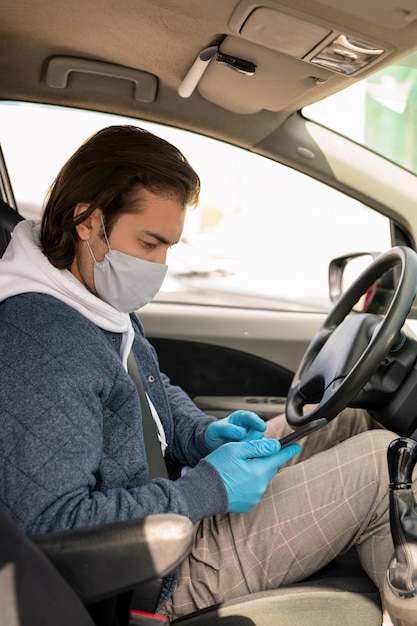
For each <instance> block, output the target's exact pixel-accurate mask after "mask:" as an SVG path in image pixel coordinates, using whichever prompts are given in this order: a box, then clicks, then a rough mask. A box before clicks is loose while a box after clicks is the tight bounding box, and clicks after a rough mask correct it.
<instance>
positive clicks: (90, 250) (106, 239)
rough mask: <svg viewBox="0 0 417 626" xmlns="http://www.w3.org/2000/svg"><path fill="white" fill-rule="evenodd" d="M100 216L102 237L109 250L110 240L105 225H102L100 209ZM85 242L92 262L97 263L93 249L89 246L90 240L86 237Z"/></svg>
mask: <svg viewBox="0 0 417 626" xmlns="http://www.w3.org/2000/svg"><path fill="white" fill-rule="evenodd" d="M100 217H101V225H102V226H103V233H104V239H105V241H106V244H107V247H108V249H109V251H110V250H111V248H110V242H109V239H108V237H107V233H106V227H105V226H104V220H103V213H102V212H101V211H100ZM85 243H86V244H87V248H88V250H89V252H90V254H91V256H92V258H93V261H94V263H97V259H96V257H95V256H94V253H93V250H92V248H91V246H90V242H89V241H88V239H86V240H85Z"/></svg>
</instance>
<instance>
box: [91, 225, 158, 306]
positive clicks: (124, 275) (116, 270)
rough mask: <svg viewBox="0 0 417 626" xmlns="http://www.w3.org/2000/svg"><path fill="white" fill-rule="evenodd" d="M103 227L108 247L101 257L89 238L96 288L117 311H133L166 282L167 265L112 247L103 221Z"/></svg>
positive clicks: (101, 296) (146, 301)
mask: <svg viewBox="0 0 417 626" xmlns="http://www.w3.org/2000/svg"><path fill="white" fill-rule="evenodd" d="M101 219H102V220H103V217H102V218H101ZM103 230H104V236H105V238H106V242H107V245H108V247H109V251H108V252H107V254H106V256H105V257H104V259H103V260H102V261H96V259H95V257H94V254H93V251H92V249H91V246H90V244H89V242H88V241H86V243H87V246H88V249H89V251H90V254H91V256H92V257H93V260H94V284H95V287H96V291H97V293H98V295H99V296H100V298H102V300H104V301H105V302H107V303H108V304H110V305H111V306H113V307H114V308H115V309H117V310H118V311H121V312H122V313H133V312H134V311H137V309H140V308H141V307H143V306H145V304H148V302H150V301H151V300H152V299H153V298H154V297H155V296H156V294H157V293H158V291H159V290H160V288H161V285H162V283H163V282H164V278H165V275H166V273H167V269H168V266H167V265H165V264H164V263H154V262H152V261H145V260H144V259H138V258H137V257H134V256H131V255H130V254H125V253H124V252H120V251H119V250H112V249H111V248H110V244H109V241H108V239H107V234H106V229H105V228H104V223H103Z"/></svg>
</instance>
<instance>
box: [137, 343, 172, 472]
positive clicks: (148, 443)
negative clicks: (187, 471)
mask: <svg viewBox="0 0 417 626" xmlns="http://www.w3.org/2000/svg"><path fill="white" fill-rule="evenodd" d="M127 371H128V373H129V376H130V377H131V379H132V380H133V382H134V383H135V385H136V387H137V390H138V394H139V400H140V407H141V409H142V428H143V437H144V440H145V450H146V458H147V460H148V466H149V478H150V479H151V478H169V476H168V470H167V466H166V464H165V459H164V457H163V455H162V450H161V444H160V442H159V439H158V432H157V428H156V424H155V420H154V418H153V417H152V412H151V407H150V406H149V402H148V398H147V397H146V391H145V388H144V386H143V382H142V377H141V375H140V371H139V368H138V364H137V362H136V357H135V355H134V352H133V350H131V351H130V352H129V356H128V357H127Z"/></svg>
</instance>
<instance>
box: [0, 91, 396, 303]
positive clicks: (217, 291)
mask: <svg viewBox="0 0 417 626" xmlns="http://www.w3.org/2000/svg"><path fill="white" fill-rule="evenodd" d="M123 123H129V124H132V123H133V124H135V125H137V126H142V127H144V128H146V129H148V130H150V131H151V132H154V133H155V134H158V135H160V136H161V137H164V138H165V139H167V140H168V141H170V142H172V143H173V144H174V145H176V146H177V147H178V148H179V149H180V150H182V151H183V153H184V154H185V156H186V157H187V159H188V160H189V161H190V163H191V165H192V166H193V167H194V168H195V169H196V171H197V172H198V173H199V175H200V177H201V181H202V184H201V188H202V191H201V199H200V203H199V206H198V207H197V208H190V209H189V210H188V215H187V219H186V226H185V229H184V233H183V237H182V240H181V242H180V243H179V244H177V245H176V246H174V247H173V248H172V249H171V251H170V253H169V258H168V263H169V272H168V275H167V278H166V280H165V282H164V285H163V287H162V289H161V292H160V293H159V294H158V296H157V298H156V302H179V303H193V304H210V305H217V306H218V305H221V306H232V307H237V306H238V307H244V308H263V309H276V310H294V311H299V310H322V309H326V308H329V307H330V304H331V303H330V299H329V294H328V265H329V262H330V260H331V259H332V258H334V257H337V256H340V255H342V254H345V253H350V252H353V251H371V250H372V251H375V250H378V251H381V252H382V251H384V250H386V249H387V248H389V247H390V245H391V240H390V223H389V220H388V218H386V217H384V216H382V215H381V214H379V213H378V212H377V211H375V210H373V209H371V208H369V207H367V206H365V205H364V204H362V203H360V202H358V201H356V200H354V199H353V198H350V197H348V196H346V195H344V194H342V193H340V192H338V191H336V190H335V189H332V188H330V187H329V186H326V185H325V184H323V183H321V182H319V181H317V180H314V179H312V178H310V177H308V176H305V175H303V174H302V173H300V172H297V171H295V170H292V169H291V168H289V167H286V166H284V165H281V164H279V163H276V162H274V161H272V160H269V159H266V158H263V157H260V156H259V155H255V154H252V153H250V152H248V151H245V150H242V149H239V148H236V147H234V146H231V145H228V144H226V143H222V142H219V141H215V140H212V139H208V138H206V137H203V136H199V135H196V134H193V133H190V132H185V131H181V130H179V129H173V128H169V127H166V126H158V125H156V124H151V123H147V122H142V121H138V120H132V119H126V118H120V117H115V116H111V115H106V114H99V113H93V112H87V111H80V110H74V109H65V108H62V107H51V106H42V105H35V104H23V103H7V102H5V103H2V104H1V105H0V141H1V144H2V147H3V151H4V154H5V159H6V163H7V166H8V170H9V174H10V178H11V180H12V184H13V188H14V193H15V197H16V201H17V205H18V207H19V210H20V212H21V213H22V214H23V215H24V216H25V217H28V218H37V217H39V216H40V214H41V211H42V204H43V202H44V197H45V195H46V194H47V192H48V187H49V185H50V184H51V183H52V181H53V180H54V178H55V176H56V174H57V172H58V171H59V168H60V167H61V165H62V164H63V163H64V162H65V161H66V159H67V158H68V157H69V156H70V155H71V154H72V152H73V151H74V150H75V149H76V148H77V147H78V146H79V145H80V144H81V143H82V142H83V141H84V140H85V139H86V138H87V137H88V136H89V135H90V134H92V133H93V132H96V131H97V130H99V129H100V128H103V127H104V126H107V125H110V124H123Z"/></svg>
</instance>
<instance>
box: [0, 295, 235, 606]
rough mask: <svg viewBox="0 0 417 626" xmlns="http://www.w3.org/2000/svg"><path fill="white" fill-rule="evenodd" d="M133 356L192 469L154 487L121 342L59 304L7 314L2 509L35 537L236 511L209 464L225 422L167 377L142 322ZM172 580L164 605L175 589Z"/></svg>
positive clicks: (23, 298) (50, 300)
mask: <svg viewBox="0 0 417 626" xmlns="http://www.w3.org/2000/svg"><path fill="white" fill-rule="evenodd" d="M132 321H133V326H134V329H135V340H134V345H133V348H134V350H135V353H136V355H137V357H138V359H137V360H138V362H139V364H140V367H141V374H142V378H143V381H144V385H145V388H146V390H147V392H148V395H149V397H150V398H151V400H152V402H153V404H154V405H155V407H156V408H157V411H158V414H159V417H160V419H161V422H162V424H163V426H164V430H165V434H166V438H167V442H168V447H167V449H166V457H167V458H168V459H171V460H175V461H177V462H179V463H181V464H182V465H187V466H189V467H190V468H191V469H189V470H187V472H186V473H185V474H184V475H183V476H181V477H180V478H179V479H178V480H176V481H170V480H167V479H164V478H157V479H153V480H149V479H148V465H147V461H146V454H145V449H144V441H143V433H142V425H141V409H140V402H139V398H138V394H137V390H136V387H135V384H134V383H133V382H132V380H131V379H130V377H129V375H128V374H127V372H126V370H125V368H124V367H123V365H122V361H121V358H120V342H121V336H120V335H118V334H112V333H110V332H107V331H104V330H102V329H100V328H99V327H97V326H96V325H94V324H93V323H92V322H90V321H88V320H87V319H86V318H85V317H84V316H83V315H81V314H80V313H78V312H77V311H76V310H75V309H73V308H71V307H69V306H68V305H66V304H65V303H63V302H61V301H60V300H57V299H56V298H54V297H52V296H49V295H44V294H36V293H27V294H22V295H18V296H14V297H11V298H8V299H7V300H5V301H3V302H2V303H0V389H1V405H0V407H1V408H0V411H1V426H2V434H1V437H0V459H1V477H0V505H1V506H2V507H4V508H5V509H6V510H7V511H8V513H9V514H10V515H11V517H12V518H13V519H14V520H15V521H16V522H17V524H18V525H19V526H20V527H21V528H22V529H23V530H24V531H25V532H26V533H28V534H34V533H46V532H50V531H58V530H61V529H70V528H76V527H81V526H90V525H94V524H100V523H108V522H112V521H117V520H125V519H131V518H135V517H142V516H145V515H149V514H154V513H164V512H172V513H179V514H182V515H185V516H187V517H188V518H189V519H191V521H192V522H193V523H195V522H197V521H198V520H200V519H203V518H205V517H208V516H211V515H213V514H216V513H221V512H225V511H226V509H227V494H226V491H225V488H224V485H223V483H222V481H221V478H220V476H219V474H218V473H217V471H216V470H215V469H214V468H213V466H212V465H211V464H209V463H207V462H206V461H205V460H204V459H202V457H203V456H204V455H206V454H207V453H208V452H209V451H208V449H207V448H206V446H205V443H204V440H203V432H204V429H205V428H206V426H207V424H208V423H210V422H211V421H212V420H214V419H215V418H213V417H209V416H207V415H205V414H204V413H203V412H201V411H200V410H199V409H198V408H197V407H196V406H195V404H194V403H193V402H192V401H191V400H190V398H189V397H188V396H187V395H186V394H185V393H184V392H183V391H182V390H181V389H180V388H179V387H176V386H173V385H171V384H170V382H169V380H168V378H167V377H166V376H164V375H161V374H160V372H159V367H158V362H157V358H156V354H155V351H154V350H153V348H152V346H151V345H150V344H149V342H148V341H147V340H146V339H145V337H144V334H143V330H142V327H141V324H140V322H139V321H138V319H137V318H136V317H135V316H132ZM175 578H176V576H175V574H173V575H172V576H169V577H167V579H166V581H165V586H164V591H163V593H162V595H161V600H160V606H161V605H162V604H163V603H164V602H165V601H166V600H167V598H168V596H169V593H170V592H171V590H172V588H173V584H175Z"/></svg>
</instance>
